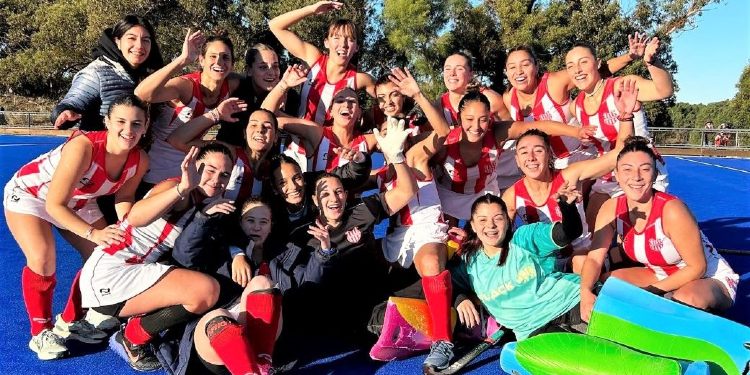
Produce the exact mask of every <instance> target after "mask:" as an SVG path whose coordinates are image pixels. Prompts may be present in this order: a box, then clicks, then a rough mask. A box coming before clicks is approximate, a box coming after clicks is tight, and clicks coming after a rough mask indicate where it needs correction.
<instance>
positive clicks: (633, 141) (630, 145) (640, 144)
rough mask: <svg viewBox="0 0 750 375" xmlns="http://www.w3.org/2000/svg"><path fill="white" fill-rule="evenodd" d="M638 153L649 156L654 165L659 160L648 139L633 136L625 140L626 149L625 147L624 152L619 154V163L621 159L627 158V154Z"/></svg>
mask: <svg viewBox="0 0 750 375" xmlns="http://www.w3.org/2000/svg"><path fill="white" fill-rule="evenodd" d="M638 151H641V152H645V153H646V154H648V156H650V157H651V160H652V161H653V163H654V164H656V160H657V159H659V157H658V156H656V153H655V152H654V149H653V147H652V146H651V141H650V140H649V139H648V138H645V137H641V136H638V135H631V136H630V137H628V138H627V139H625V147H623V148H622V150H620V153H619V154H617V161H618V162H619V161H620V158H622V157H623V156H625V154H627V153H630V152H638Z"/></svg>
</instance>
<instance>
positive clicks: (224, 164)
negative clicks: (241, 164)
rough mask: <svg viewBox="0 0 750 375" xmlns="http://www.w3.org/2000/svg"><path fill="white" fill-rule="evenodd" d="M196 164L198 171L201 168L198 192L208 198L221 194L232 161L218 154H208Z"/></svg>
mask: <svg viewBox="0 0 750 375" xmlns="http://www.w3.org/2000/svg"><path fill="white" fill-rule="evenodd" d="M196 164H197V167H198V170H201V166H202V167H203V173H202V174H201V179H200V182H199V183H198V190H199V191H200V192H201V193H202V194H203V195H204V196H206V197H208V198H212V197H216V196H219V195H221V194H223V193H224V190H225V189H226V188H227V183H229V176H230V175H231V173H232V167H233V166H234V162H233V161H232V159H230V158H229V156H228V155H225V154H222V153H220V152H209V153H207V154H206V155H205V156H204V157H203V159H200V160H197V161H196Z"/></svg>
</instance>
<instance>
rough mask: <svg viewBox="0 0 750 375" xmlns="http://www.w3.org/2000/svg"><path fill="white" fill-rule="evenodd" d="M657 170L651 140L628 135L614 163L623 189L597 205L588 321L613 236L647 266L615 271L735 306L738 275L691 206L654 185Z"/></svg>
mask: <svg viewBox="0 0 750 375" xmlns="http://www.w3.org/2000/svg"><path fill="white" fill-rule="evenodd" d="M656 175H657V169H656V155H655V153H654V151H653V149H652V148H651V147H650V145H649V142H648V140H646V139H644V138H642V137H632V138H630V139H628V141H627V142H626V144H625V147H624V148H623V149H622V151H620V153H619V154H618V155H617V169H615V177H616V178H617V183H618V184H619V185H620V188H621V189H622V190H623V192H624V193H625V194H623V195H620V196H618V197H615V198H611V199H609V200H607V201H606V202H604V204H603V205H602V208H601V210H599V215H598V216H597V217H596V227H595V231H594V238H593V240H592V244H591V252H589V255H588V256H587V257H586V262H585V264H584V266H583V272H582V280H581V316H582V317H583V318H584V319H585V320H586V321H588V319H589V317H590V316H591V310H592V308H593V305H594V301H595V300H596V296H595V295H594V294H593V292H592V291H593V288H594V284H595V283H596V282H597V281H598V279H599V276H600V272H601V265H602V263H603V261H604V258H605V256H606V254H607V252H608V251H609V247H610V244H611V243H612V240H613V239H614V238H615V236H617V238H618V239H619V240H620V241H621V242H622V249H623V250H624V252H625V254H627V256H628V257H629V258H630V259H632V260H634V261H636V262H639V263H642V264H643V266H642V267H631V268H622V269H619V270H616V271H614V272H612V273H611V274H610V275H611V276H615V277H618V278H621V279H623V280H625V281H627V282H630V283H632V284H635V285H637V286H639V287H642V288H645V289H646V290H648V291H650V292H652V293H655V294H658V295H665V294H669V295H671V298H672V299H674V300H677V301H680V302H682V303H685V304H688V305H691V306H695V307H697V308H699V309H710V310H716V311H721V310H725V309H728V308H729V307H731V306H732V303H733V301H734V298H735V296H736V294H737V283H738V282H739V276H738V275H737V274H736V273H734V271H733V270H732V268H731V267H730V266H729V264H728V263H727V262H726V260H724V258H722V257H721V255H719V254H718V253H717V252H716V249H715V248H714V247H713V245H711V242H709V241H708V239H707V238H706V236H705V235H704V234H703V232H701V230H700V228H698V223H697V222H696V221H695V218H694V217H693V214H692V213H691V212H690V210H689V209H688V208H687V206H685V204H684V203H683V202H682V201H680V200H679V199H678V198H677V197H674V196H672V195H669V194H667V193H663V192H660V191H658V190H656V189H654V188H653V183H654V181H655V180H656ZM610 275H607V276H610Z"/></svg>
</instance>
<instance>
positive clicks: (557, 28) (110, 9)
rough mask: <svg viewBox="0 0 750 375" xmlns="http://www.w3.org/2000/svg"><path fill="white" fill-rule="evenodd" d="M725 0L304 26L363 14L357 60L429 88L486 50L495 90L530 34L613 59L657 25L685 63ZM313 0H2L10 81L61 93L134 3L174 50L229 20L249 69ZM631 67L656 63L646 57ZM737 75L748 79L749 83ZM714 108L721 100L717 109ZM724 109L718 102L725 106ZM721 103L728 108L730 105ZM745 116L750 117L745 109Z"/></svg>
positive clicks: (321, 29) (394, 5) (356, 10)
mask: <svg viewBox="0 0 750 375" xmlns="http://www.w3.org/2000/svg"><path fill="white" fill-rule="evenodd" d="M720 1H721V0H637V1H636V2H635V4H634V6H633V8H632V9H621V7H620V3H621V2H620V1H618V0H546V1H536V0H493V1H476V0H448V1H442V0H373V1H366V0H353V1H347V2H344V7H343V9H342V10H340V11H337V12H333V13H329V14H326V15H321V16H314V17H309V18H307V19H305V20H303V21H302V22H300V23H299V24H297V25H295V27H294V28H293V30H294V31H295V32H296V33H298V34H299V35H300V37H302V39H303V40H306V41H308V42H310V43H312V44H314V45H316V46H317V47H318V48H320V49H321V50H323V40H324V38H325V36H326V33H327V26H328V24H329V22H330V21H331V20H333V19H334V18H349V19H352V20H353V21H354V22H355V24H356V25H357V27H358V30H357V34H358V42H359V46H360V52H359V53H358V54H357V55H356V56H357V57H356V59H358V60H356V61H355V63H357V64H358V65H359V67H360V69H362V70H365V71H368V72H371V73H372V74H373V75H374V76H376V77H377V76H380V75H382V74H385V73H387V72H388V71H389V70H390V68H392V67H394V66H406V67H409V68H410V69H411V71H412V72H413V73H414V74H415V76H416V77H417V79H418V80H419V81H421V82H422V84H423V88H424V90H425V92H426V93H428V94H429V95H431V96H435V95H437V94H438V93H439V92H441V91H443V90H444V87H443V80H442V74H441V73H442V64H443V60H444V59H445V57H446V56H447V55H448V54H449V53H451V52H454V51H457V50H468V51H469V52H471V53H472V55H474V57H475V60H476V61H475V64H474V70H475V72H476V74H477V76H478V78H479V80H480V81H481V82H482V83H483V84H485V85H487V86H490V87H492V88H494V89H495V90H496V91H502V90H503V88H504V83H505V82H504V77H503V67H504V63H505V61H504V60H505V53H504V51H505V50H506V49H508V48H510V47H513V46H516V45H518V44H530V45H532V46H533V47H534V48H535V49H536V50H537V52H538V57H539V61H540V63H541V65H542V67H543V68H544V69H547V70H558V69H562V68H563V66H564V63H563V62H564V57H565V53H566V52H567V51H568V49H569V48H570V47H571V45H572V44H573V43H574V42H575V41H578V40H585V41H589V42H591V43H593V44H594V45H595V46H596V47H597V49H598V55H599V57H600V58H602V59H607V58H611V57H614V56H616V55H618V54H621V53H624V52H625V51H626V50H627V35H628V34H630V33H632V32H634V31H635V30H640V31H646V32H647V33H649V34H658V35H659V36H660V37H661V39H662V40H663V41H664V43H663V45H664V50H663V52H662V54H661V55H660V59H661V60H662V61H663V63H664V64H665V65H666V66H667V68H668V69H669V70H670V71H672V72H676V70H677V64H676V63H675V62H674V61H673V59H672V57H671V49H670V47H669V37H670V34H671V33H673V32H674V31H678V30H681V29H684V28H690V27H694V20H695V16H696V15H698V14H700V10H701V9H703V7H705V6H706V5H708V4H711V3H717V2H720ZM312 2H313V0H155V1H148V0H121V1H105V0H3V1H0V92H9V91H11V90H12V92H13V93H16V94H21V95H27V96H37V97H39V96H44V97H48V98H52V99H57V98H59V97H60V96H61V95H63V94H64V93H65V91H66V90H67V88H68V87H69V84H70V80H71V79H72V77H73V74H75V72H77V71H78V70H80V69H81V68H83V67H84V66H85V65H86V64H88V63H89V62H90V60H91V56H90V51H91V49H92V48H93V47H94V46H95V45H96V42H97V39H98V38H99V36H100V35H101V32H102V30H103V29H105V28H106V27H109V26H111V25H112V24H114V22H116V21H117V20H118V19H120V18H121V17H122V16H124V15H126V14H139V15H143V16H145V17H147V18H148V19H149V20H150V21H151V22H152V23H153V24H154V26H155V28H156V32H157V37H158V42H159V45H160V48H161V50H162V54H163V56H164V59H165V60H166V61H169V60H171V59H172V58H174V57H175V56H177V55H178V54H179V53H180V49H181V46H182V41H183V39H184V37H185V33H186V31H187V29H188V28H191V29H193V30H195V29H201V30H203V31H204V32H205V33H207V34H211V33H213V32H215V31H217V30H219V29H221V30H224V31H226V32H227V33H228V34H229V36H230V38H232V40H233V41H234V44H235V53H236V55H237V56H236V57H237V60H236V63H235V70H238V71H241V70H242V69H244V62H243V60H244V59H243V56H244V52H245V51H246V50H247V48H248V47H250V46H251V45H252V44H254V43H257V42H263V43H266V44H269V45H271V46H272V47H274V48H276V49H277V50H279V51H281V46H280V44H279V43H278V41H277V40H276V39H275V38H274V37H273V35H271V33H270V32H269V31H268V20H269V19H271V18H273V17H275V16H277V15H279V14H282V13H284V12H287V11H290V10H292V9H296V8H299V7H302V6H306V5H309V4H311V3H312ZM281 58H282V61H283V62H288V60H289V57H288V55H286V54H284V53H282V54H281ZM622 74H639V75H647V71H646V69H645V67H644V66H643V65H642V64H641V63H640V62H636V63H634V64H631V65H630V66H628V67H627V68H626V69H625V70H624V71H623V72H622ZM748 75H750V74H749V73H748V71H747V69H746V70H745V73H744V74H743V79H742V80H741V82H740V84H739V86H742V85H744V86H742V87H743V88H741V89H740V94H742V95H745V96H743V97H740V94H738V98H735V99H733V100H732V101H731V102H730V103H729V104H728V105H727V106H725V107H727V108H729V109H726V111H725V112H726V115H727V116H730V115H731V116H732V117H728V118H731V120H728V121H731V122H734V123H737V124H748V123H749V122H748V121H747V117H748V116H750V114H749V113H750V111H749V110H748V109H750V99H748V94H747V93H748V92H749V91H748V86H750V82H748V79H749V78H748ZM739 86H738V87H739ZM671 105H673V103H671V102H669V101H667V102H664V103H650V104H648V105H647V110H648V113H649V117H650V119H651V122H652V123H653V124H655V125H659V126H670V125H671V124H672V123H674V124H675V125H681V124H684V123H687V122H691V123H696V121H698V122H697V123H700V121H702V119H704V118H706V117H708V116H713V117H715V118H717V119H718V118H719V117H720V116H723V115H724V114H723V113H724V112H722V113H721V114H720V113H718V112H716V113H714V112H711V111H708V110H706V111H704V112H702V113H700V114H699V113H698V112H697V111H695V110H688V109H686V108H685V107H684V106H680V105H679V104H678V105H676V106H675V107H673V108H672V109H669V110H668V107H669V106H671ZM712 111H713V110H712ZM717 111H718V110H717ZM719 112H721V111H719ZM741 119H742V120H741ZM740 120H741V121H740Z"/></svg>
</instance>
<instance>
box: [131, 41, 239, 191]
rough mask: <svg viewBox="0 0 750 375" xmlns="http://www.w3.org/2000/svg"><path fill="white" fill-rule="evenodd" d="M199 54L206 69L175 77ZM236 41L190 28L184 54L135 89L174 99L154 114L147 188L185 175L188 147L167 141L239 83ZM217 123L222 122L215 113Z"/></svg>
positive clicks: (159, 99)
mask: <svg viewBox="0 0 750 375" xmlns="http://www.w3.org/2000/svg"><path fill="white" fill-rule="evenodd" d="M196 58H197V59H198V63H199V64H200V67H201V70H200V71H196V72H193V73H190V74H186V75H183V76H179V77H174V78H171V77H172V76H173V75H174V74H176V73H178V72H180V71H181V70H182V69H183V68H184V67H186V66H188V65H189V64H191V63H193V61H195V60H196ZM233 66H234V45H233V44H232V41H231V40H230V39H229V38H227V37H226V36H221V35H217V36H212V37H209V38H205V37H204V36H203V34H202V33H201V32H200V31H196V32H194V33H191V32H190V30H188V33H187V35H186V36H185V41H184V43H183V45H182V53H181V54H180V56H178V57H177V58H176V59H174V60H173V61H172V62H171V63H169V64H167V65H166V66H165V67H164V68H162V69H159V70H158V71H157V72H155V73H154V74H152V75H150V76H149V77H148V78H146V79H145V80H143V82H141V83H140V84H139V85H138V87H136V88H135V94H136V95H138V96H139V97H140V98H141V99H143V100H145V101H148V102H150V103H163V102H169V103H167V105H164V106H163V108H162V111H161V113H160V115H159V117H158V118H156V119H154V145H153V146H152V147H151V150H150V151H149V155H150V156H151V160H152V163H151V168H150V170H149V172H148V173H147V174H146V176H145V177H144V181H145V182H146V183H148V184H149V185H145V186H144V187H143V188H142V189H143V190H146V188H150V187H151V186H153V185H154V184H157V183H159V182H161V181H163V180H166V179H168V178H173V177H176V176H179V175H180V168H179V166H180V164H181V162H182V160H183V159H184V158H185V152H184V151H181V150H177V149H175V148H174V147H172V146H171V145H170V144H169V143H168V142H167V137H169V135H170V134H171V133H172V132H173V131H174V130H175V129H177V128H178V127H181V126H183V125H184V124H185V123H187V122H188V121H190V120H191V119H193V118H195V117H198V116H200V115H202V114H204V113H205V112H208V111H209V110H211V109H213V108H215V107H216V106H217V105H218V104H219V103H221V102H222V101H223V100H224V99H226V98H228V97H229V95H230V94H231V93H232V92H234V90H235V89H236V88H237V86H238V85H239V77H237V76H235V75H232V74H231V72H232V68H233ZM213 119H214V123H218V122H219V118H218V117H213Z"/></svg>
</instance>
